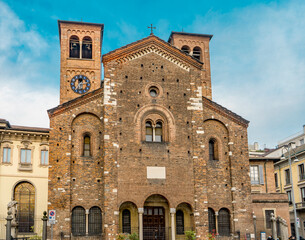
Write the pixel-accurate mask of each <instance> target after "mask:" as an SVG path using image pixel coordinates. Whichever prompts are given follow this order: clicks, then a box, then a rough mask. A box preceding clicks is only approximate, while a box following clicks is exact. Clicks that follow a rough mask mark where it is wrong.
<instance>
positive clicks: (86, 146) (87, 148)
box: [83, 135, 91, 157]
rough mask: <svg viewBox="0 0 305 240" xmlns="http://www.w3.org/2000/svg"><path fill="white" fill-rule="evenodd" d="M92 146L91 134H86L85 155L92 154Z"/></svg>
mask: <svg viewBox="0 0 305 240" xmlns="http://www.w3.org/2000/svg"><path fill="white" fill-rule="evenodd" d="M90 148H91V141H90V136H89V135H85V136H84V153H83V156H84V157H90V156H91V154H90Z"/></svg>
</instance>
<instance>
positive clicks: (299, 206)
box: [295, 202, 305, 209]
mask: <svg viewBox="0 0 305 240" xmlns="http://www.w3.org/2000/svg"><path fill="white" fill-rule="evenodd" d="M295 207H296V208H297V209H303V208H304V209H305V202H298V203H295Z"/></svg>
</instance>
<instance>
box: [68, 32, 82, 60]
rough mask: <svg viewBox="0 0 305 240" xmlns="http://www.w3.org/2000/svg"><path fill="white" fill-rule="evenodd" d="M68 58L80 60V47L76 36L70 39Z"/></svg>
mask: <svg viewBox="0 0 305 240" xmlns="http://www.w3.org/2000/svg"><path fill="white" fill-rule="evenodd" d="M69 56H70V58H80V45H79V39H78V37H77V36H72V37H70V55H69Z"/></svg>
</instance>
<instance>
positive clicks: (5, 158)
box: [2, 147, 11, 163]
mask: <svg viewBox="0 0 305 240" xmlns="http://www.w3.org/2000/svg"><path fill="white" fill-rule="evenodd" d="M2 162H3V163H10V162H11V148H9V147H4V148H3V155H2Z"/></svg>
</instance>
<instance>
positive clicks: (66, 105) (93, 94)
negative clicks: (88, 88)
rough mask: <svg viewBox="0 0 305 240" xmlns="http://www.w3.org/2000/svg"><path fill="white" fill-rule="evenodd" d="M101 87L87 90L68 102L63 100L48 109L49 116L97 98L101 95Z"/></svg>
mask: <svg viewBox="0 0 305 240" xmlns="http://www.w3.org/2000/svg"><path fill="white" fill-rule="evenodd" d="M103 89H104V88H103V87H101V88H98V89H96V90H94V91H92V92H89V93H87V94H84V95H82V96H79V97H77V98H74V99H72V100H70V101H68V102H65V103H63V104H60V105H58V106H57V107H54V108H51V109H49V110H48V111H47V112H48V115H49V118H51V117H53V116H54V115H57V114H60V113H62V112H65V111H67V110H69V109H71V108H73V107H76V106H79V105H81V104H84V103H86V102H89V101H92V100H94V99H96V98H99V97H100V96H101V95H103Z"/></svg>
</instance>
